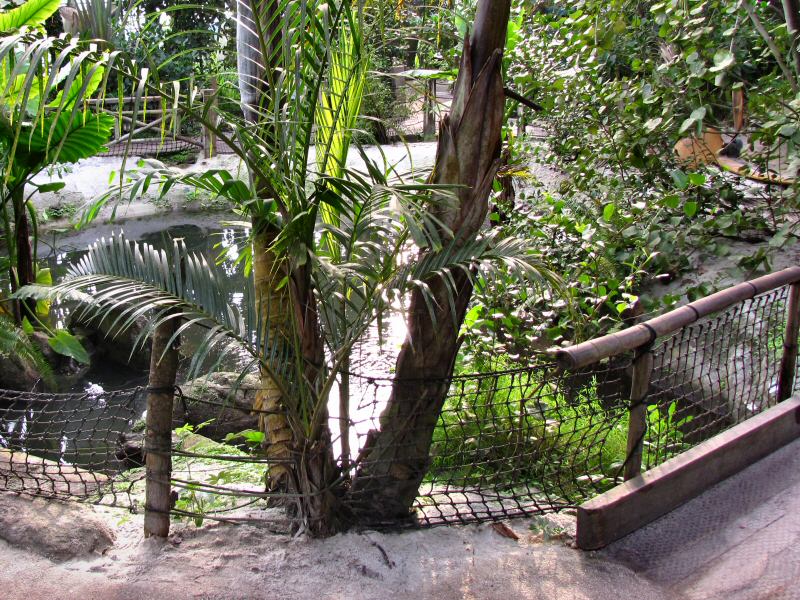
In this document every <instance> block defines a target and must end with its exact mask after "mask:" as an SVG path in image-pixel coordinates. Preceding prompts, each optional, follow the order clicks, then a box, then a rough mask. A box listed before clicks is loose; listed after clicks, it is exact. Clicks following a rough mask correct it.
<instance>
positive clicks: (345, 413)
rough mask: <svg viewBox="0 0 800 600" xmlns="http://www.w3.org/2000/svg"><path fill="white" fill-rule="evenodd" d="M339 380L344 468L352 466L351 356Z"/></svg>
mask: <svg viewBox="0 0 800 600" xmlns="http://www.w3.org/2000/svg"><path fill="white" fill-rule="evenodd" d="M340 376H341V378H342V379H341V381H340V382H339V433H340V435H341V438H342V470H343V471H345V472H346V471H347V470H348V469H349V468H350V358H349V357H348V358H347V359H346V360H345V361H344V362H343V363H342V370H341V372H340Z"/></svg>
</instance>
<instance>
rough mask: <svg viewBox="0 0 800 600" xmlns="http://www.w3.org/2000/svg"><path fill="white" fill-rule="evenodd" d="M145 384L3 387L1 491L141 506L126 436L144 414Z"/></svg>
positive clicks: (0, 398) (0, 394) (0, 406)
mask: <svg viewBox="0 0 800 600" xmlns="http://www.w3.org/2000/svg"><path fill="white" fill-rule="evenodd" d="M140 391H141V390H139V389H138V388H137V389H134V390H126V391H118V392H108V393H102V394H87V393H84V394H43V393H28V392H15V391H10V390H1V391H0V488H2V489H6V490H10V491H14V492H19V493H23V494H29V495H37V496H46V497H51V498H58V499H72V500H80V501H85V502H91V503H95V504H105V505H110V506H121V507H125V508H128V509H131V510H134V511H135V510H136V508H137V503H136V501H135V499H134V498H133V497H132V495H131V490H132V487H133V485H134V483H135V482H136V478H135V477H131V476H130V475H129V474H127V473H121V474H120V468H121V466H122V462H121V460H120V458H119V457H118V456H117V454H118V453H119V447H120V446H119V440H120V437H121V436H122V435H123V434H125V433H126V432H128V431H130V429H131V427H132V425H133V423H134V421H135V420H136V418H137V417H138V415H140V414H141V411H142V401H143V398H142V397H141V394H140Z"/></svg>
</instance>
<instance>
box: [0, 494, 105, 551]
mask: <svg viewBox="0 0 800 600" xmlns="http://www.w3.org/2000/svg"><path fill="white" fill-rule="evenodd" d="M0 538H2V539H4V540H5V541H6V542H8V543H9V544H11V545H12V546H15V547H17V548H22V549H24V550H28V551H30V552H35V553H36V554H40V555H42V556H45V557H47V558H49V559H51V560H70V559H73V558H80V557H86V556H91V555H93V554H102V553H103V552H105V551H106V550H107V549H108V548H110V547H111V546H113V545H114V533H113V532H112V531H111V529H110V528H109V527H108V526H107V525H106V524H105V522H104V521H103V520H102V519H100V517H98V516H97V515H96V514H95V513H94V511H92V509H91V508H90V507H88V506H85V505H82V504H70V503H66V502H60V501H56V500H45V499H44V498H29V497H27V496H18V495H16V494H13V493H9V492H2V493H0Z"/></svg>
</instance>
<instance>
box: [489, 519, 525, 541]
mask: <svg viewBox="0 0 800 600" xmlns="http://www.w3.org/2000/svg"><path fill="white" fill-rule="evenodd" d="M489 527H491V528H492V529H494V531H495V532H496V533H499V534H500V535H502V536H503V537H505V538H508V539H510V540H518V539H519V536H518V535H517V534H516V533H514V530H513V529H511V527H509V526H508V525H506V524H505V523H492V524H491V525H489Z"/></svg>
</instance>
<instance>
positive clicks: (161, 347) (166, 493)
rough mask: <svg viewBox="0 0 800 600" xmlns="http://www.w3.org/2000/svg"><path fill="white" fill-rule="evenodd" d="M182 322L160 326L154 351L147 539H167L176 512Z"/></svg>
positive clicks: (150, 387)
mask: <svg viewBox="0 0 800 600" xmlns="http://www.w3.org/2000/svg"><path fill="white" fill-rule="evenodd" d="M179 326H180V318H179V317H177V316H174V317H173V318H170V319H168V320H166V321H163V322H162V323H160V324H159V325H158V327H157V328H156V330H155V333H154V334H153V345H152V349H151V351H150V376H149V380H148V388H147V391H148V394H147V419H146V424H147V434H146V438H145V452H146V453H147V454H146V457H145V467H146V476H147V479H146V482H145V508H144V536H145V537H151V536H155V537H167V536H168V535H169V513H170V511H171V510H172V496H171V489H170V479H171V477H172V455H171V454H172V401H173V398H174V395H175V377H176V374H177V371H178V358H179V357H178V340H177V339H173V338H175V334H176V332H177V331H178V327H179Z"/></svg>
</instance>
